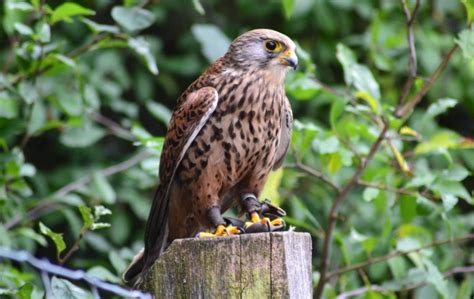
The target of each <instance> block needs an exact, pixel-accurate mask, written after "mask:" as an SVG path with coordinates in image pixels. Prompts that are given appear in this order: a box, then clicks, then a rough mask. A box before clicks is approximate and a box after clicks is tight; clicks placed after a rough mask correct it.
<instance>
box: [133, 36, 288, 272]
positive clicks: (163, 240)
mask: <svg viewBox="0 0 474 299" xmlns="http://www.w3.org/2000/svg"><path fill="white" fill-rule="evenodd" d="M269 40H270V41H276V42H278V43H280V44H281V49H280V51H278V52H271V51H268V50H266V49H265V47H264V43H265V42H266V41H269ZM294 52H295V45H294V43H293V42H292V41H291V40H290V39H289V38H288V37H287V36H285V35H283V34H281V33H278V32H276V31H272V30H267V29H258V30H253V31H249V32H247V33H245V34H243V35H241V36H239V37H238V38H237V39H236V40H235V41H234V42H233V43H232V44H231V46H230V47H229V50H228V52H227V53H226V54H225V55H224V56H223V57H221V58H219V59H218V60H217V61H215V62H214V63H213V64H212V65H211V66H210V67H209V68H208V69H207V71H206V72H205V73H204V74H202V75H201V76H200V77H199V78H198V79H197V80H196V81H195V82H193V83H192V84H191V85H190V86H189V87H188V88H187V89H186V91H185V92H184V93H183V94H182V95H181V97H180V98H179V100H178V104H177V106H176V108H175V110H174V112H173V116H172V119H171V122H170V125H169V128H168V132H167V135H166V140H165V144H164V146H163V151H162V156H161V163H160V175H159V177H160V183H159V186H158V188H157V191H156V193H155V198H154V201H153V205H152V208H151V211H150V216H149V219H148V223H147V227H146V233H145V251H144V254H143V255H142V256H140V257H139V258H140V259H139V260H138V262H137V261H136V262H135V263H134V265H135V266H134V267H133V266H132V268H134V269H133V270H132V271H127V273H126V274H125V278H126V279H127V280H130V279H131V278H132V277H133V276H135V275H136V274H138V273H139V272H140V271H143V269H146V268H148V267H149V266H150V265H151V264H152V263H153V261H154V260H155V259H156V258H157V257H158V256H159V255H160V253H161V251H162V250H163V249H164V248H165V247H166V246H167V245H168V244H169V243H170V242H171V241H172V240H174V239H176V238H184V237H193V236H195V235H196V233H198V232H200V231H203V230H208V231H209V230H211V231H212V230H213V229H214V228H215V226H216V225H217V224H222V223H216V220H215V219H210V217H209V215H208V213H209V211H210V209H211V208H213V207H217V208H218V209H219V210H220V211H221V212H224V211H225V210H227V209H228V208H229V207H230V206H232V205H234V204H237V205H238V204H239V200H240V196H241V195H242V194H245V193H251V194H255V195H256V196H257V197H258V195H259V194H260V192H261V190H262V188H263V186H264V184H265V182H266V180H267V177H268V174H269V173H270V171H271V170H272V169H275V168H278V167H279V166H280V165H281V163H282V161H283V159H284V156H285V154H286V151H287V148H288V145H289V141H290V134H291V126H292V121H293V120H292V113H291V107H290V104H289V102H288V99H287V97H286V95H285V90H284V78H285V73H286V71H287V69H288V66H292V67H295V65H296V57H295V56H294ZM290 54H291V55H292V56H291V59H292V60H291V61H290V60H289V58H288V55H290ZM284 55H286V56H284ZM285 57H286V58H287V59H286V60H282V59H284V58H285ZM289 62H291V64H289ZM218 216H220V215H218ZM217 219H221V218H219V217H217ZM217 222H220V221H219V220H218V221H217ZM127 275H128V276H127Z"/></svg>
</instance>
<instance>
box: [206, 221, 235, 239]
mask: <svg viewBox="0 0 474 299" xmlns="http://www.w3.org/2000/svg"><path fill="white" fill-rule="evenodd" d="M239 233H240V230H239V228H238V227H235V226H233V225H229V226H227V227H225V226H224V225H222V224H221V225H218V226H217V227H216V231H215V232H214V233H208V232H201V233H199V234H198V238H208V237H223V236H232V235H238V234H239Z"/></svg>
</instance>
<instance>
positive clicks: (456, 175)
mask: <svg viewBox="0 0 474 299" xmlns="http://www.w3.org/2000/svg"><path fill="white" fill-rule="evenodd" d="M441 175H442V176H443V178H444V179H445V180H447V181H457V182H461V181H463V180H464V179H465V178H467V177H468V176H470V175H471V172H470V171H468V170H467V169H466V168H464V167H463V166H462V165H459V164H455V165H453V166H452V167H451V168H450V169H443V171H442V172H441Z"/></svg>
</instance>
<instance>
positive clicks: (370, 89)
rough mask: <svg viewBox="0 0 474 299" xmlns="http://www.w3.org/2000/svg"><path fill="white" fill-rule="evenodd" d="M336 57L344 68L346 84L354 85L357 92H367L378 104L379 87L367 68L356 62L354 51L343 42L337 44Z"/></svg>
mask: <svg viewBox="0 0 474 299" xmlns="http://www.w3.org/2000/svg"><path fill="white" fill-rule="evenodd" d="M336 57H337V59H338V60H339V62H340V63H341V65H342V68H343V69H344V81H345V82H346V84H347V85H354V87H355V88H356V89H357V91H358V92H360V91H362V92H365V93H367V94H368V95H370V96H371V97H372V98H373V99H374V100H375V101H376V102H377V103H378V106H380V103H379V101H380V87H379V85H378V83H377V81H375V78H374V75H373V74H372V72H371V71H370V70H369V68H368V67H366V66H365V65H362V64H358V63H357V61H356V58H355V55H354V53H353V52H352V51H351V50H350V49H349V48H347V47H346V46H345V45H343V44H338V45H337V52H336ZM366 98H367V97H366ZM372 106H373V105H371V107H372Z"/></svg>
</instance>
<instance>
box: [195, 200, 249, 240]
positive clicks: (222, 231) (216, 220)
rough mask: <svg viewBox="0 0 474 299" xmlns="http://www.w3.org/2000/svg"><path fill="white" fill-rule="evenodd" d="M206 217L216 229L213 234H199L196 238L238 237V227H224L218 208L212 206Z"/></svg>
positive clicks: (239, 231)
mask: <svg viewBox="0 0 474 299" xmlns="http://www.w3.org/2000/svg"><path fill="white" fill-rule="evenodd" d="M207 217H208V219H209V221H210V222H211V223H212V225H213V226H214V227H215V228H216V229H215V231H214V232H213V233H209V232H201V233H199V234H198V235H197V237H198V238H205V237H221V236H230V235H238V234H240V233H241V232H242V230H241V229H240V228H239V227H236V226H233V225H232V224H230V225H228V226H226V225H225V224H226V223H225V220H224V218H223V217H222V214H221V210H220V208H219V207H216V206H214V207H212V208H210V209H209V211H208V213H207Z"/></svg>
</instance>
